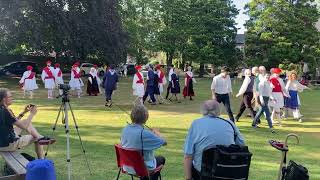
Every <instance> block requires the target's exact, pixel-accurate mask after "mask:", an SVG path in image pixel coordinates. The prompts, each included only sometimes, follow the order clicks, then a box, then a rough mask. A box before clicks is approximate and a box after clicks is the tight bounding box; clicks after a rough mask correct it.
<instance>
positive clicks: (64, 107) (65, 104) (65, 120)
mask: <svg viewBox="0 0 320 180" xmlns="http://www.w3.org/2000/svg"><path fill="white" fill-rule="evenodd" d="M59 97H61V98H62V103H61V106H60V109H59V112H58V116H57V118H56V121H55V123H54V125H53V127H52V134H51V137H53V135H54V132H55V130H56V127H57V123H58V120H59V118H60V115H61V114H62V116H61V118H62V124H64V128H65V133H66V136H67V163H68V180H71V158H70V134H69V117H68V110H69V109H70V112H71V115H72V119H73V122H74V125H75V128H76V130H77V134H78V137H79V140H80V145H81V148H82V152H83V154H84V158H85V161H86V164H87V168H88V170H89V172H90V174H91V175H92V172H91V169H90V166H89V162H88V159H87V156H86V150H85V149H84V146H83V142H82V140H81V136H80V132H79V127H78V124H77V122H76V119H75V116H74V114H73V111H72V108H71V105H70V99H69V96H68V90H65V89H63V94H62V95H60V96H58V97H57V98H59ZM48 151H49V146H47V149H46V152H45V157H47V155H48Z"/></svg>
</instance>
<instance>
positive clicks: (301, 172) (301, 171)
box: [283, 160, 309, 180]
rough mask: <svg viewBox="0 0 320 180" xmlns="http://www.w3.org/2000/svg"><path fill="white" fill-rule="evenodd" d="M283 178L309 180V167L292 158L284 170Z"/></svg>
mask: <svg viewBox="0 0 320 180" xmlns="http://www.w3.org/2000/svg"><path fill="white" fill-rule="evenodd" d="M283 180H309V173H308V169H307V168H306V167H304V166H302V165H300V164H297V163H295V162H294V161H292V160H290V161H289V165H288V166H287V168H286V170H285V171H284V175H283Z"/></svg>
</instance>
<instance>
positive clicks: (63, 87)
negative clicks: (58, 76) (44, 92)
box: [57, 84, 71, 102]
mask: <svg viewBox="0 0 320 180" xmlns="http://www.w3.org/2000/svg"><path fill="white" fill-rule="evenodd" d="M58 87H59V89H60V90H62V94H60V95H59V96H57V98H60V97H62V102H69V101H70V100H69V95H68V93H69V90H70V89H71V87H70V85H69V84H59V86H58Z"/></svg>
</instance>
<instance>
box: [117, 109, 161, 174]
mask: <svg viewBox="0 0 320 180" xmlns="http://www.w3.org/2000/svg"><path fill="white" fill-rule="evenodd" d="M148 117H149V113H148V110H147V109H146V108H145V107H144V106H143V105H136V106H134V107H133V110H132V111H131V120H132V124H129V125H128V126H127V127H125V128H124V129H123V130H122V135H121V146H122V147H124V148H129V149H136V150H141V151H142V153H143V158H144V162H145V165H146V167H147V169H148V170H154V169H155V168H157V167H158V166H160V165H164V164H165V158H164V157H162V156H156V157H155V156H154V152H153V151H154V150H156V149H158V148H160V147H161V146H165V145H167V142H166V140H165V139H164V138H163V137H161V134H160V132H159V130H157V129H153V130H151V131H150V130H148V129H144V124H145V123H146V121H147V120H148ZM159 175H160V173H156V174H154V175H153V176H152V177H151V179H152V180H154V179H155V180H156V179H158V177H159Z"/></svg>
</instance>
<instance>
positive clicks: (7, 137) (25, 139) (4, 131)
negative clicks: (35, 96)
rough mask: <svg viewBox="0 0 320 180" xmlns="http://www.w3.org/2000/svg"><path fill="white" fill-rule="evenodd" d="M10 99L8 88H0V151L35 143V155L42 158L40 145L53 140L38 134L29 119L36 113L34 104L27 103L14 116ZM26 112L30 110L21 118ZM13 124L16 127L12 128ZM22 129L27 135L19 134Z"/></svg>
mask: <svg viewBox="0 0 320 180" xmlns="http://www.w3.org/2000/svg"><path fill="white" fill-rule="evenodd" d="M12 100H13V98H12V95H11V92H10V91H9V89H5V88H0V117H1V118H0V151H16V150H18V149H20V148H23V147H26V146H29V145H31V144H32V143H35V151H36V153H37V156H38V158H39V159H43V158H44V153H43V146H42V145H48V144H52V143H54V142H55V140H54V139H50V138H47V137H44V136H42V135H40V134H39V133H38V131H37V130H36V129H35V128H34V127H33V125H32V123H31V121H32V119H33V117H34V116H35V115H36V114H37V107H36V106H35V105H31V104H30V105H27V106H26V107H25V109H24V111H23V112H22V113H20V114H19V116H18V117H16V116H15V115H14V114H13V112H12V111H11V110H10V109H9V106H10V105H11V104H12ZM28 112H30V114H29V116H28V117H27V118H26V119H25V120H21V119H22V118H23V116H24V115H25V114H26V113H28ZM13 125H15V126H16V127H15V128H14V127H13ZM23 130H25V131H27V133H28V135H21V133H22V131H23Z"/></svg>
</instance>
